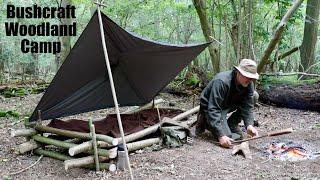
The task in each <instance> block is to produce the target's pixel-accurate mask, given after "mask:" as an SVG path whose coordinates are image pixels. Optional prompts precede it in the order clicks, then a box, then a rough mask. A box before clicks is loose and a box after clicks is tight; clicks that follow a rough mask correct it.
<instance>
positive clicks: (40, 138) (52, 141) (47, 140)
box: [32, 135, 110, 157]
mask: <svg viewBox="0 0 320 180" xmlns="http://www.w3.org/2000/svg"><path fill="white" fill-rule="evenodd" d="M32 139H34V140H35V141H37V142H40V143H43V144H50V145H54V146H57V147H62V148H65V149H69V148H71V147H73V146H75V145H76V144H73V143H69V142H65V141H59V140H55V139H51V138H47V137H43V136H39V135H34V136H32ZM88 153H89V154H93V151H92V150H90V151H88ZM98 154H99V155H100V156H106V157H109V156H110V152H109V151H108V150H106V149H98Z"/></svg>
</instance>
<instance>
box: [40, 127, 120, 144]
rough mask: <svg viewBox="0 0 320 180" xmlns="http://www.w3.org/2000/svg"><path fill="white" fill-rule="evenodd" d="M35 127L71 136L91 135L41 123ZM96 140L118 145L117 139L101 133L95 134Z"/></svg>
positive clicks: (82, 136)
mask: <svg viewBox="0 0 320 180" xmlns="http://www.w3.org/2000/svg"><path fill="white" fill-rule="evenodd" d="M35 129H36V130H38V131H41V132H48V133H54V134H58V135H62V136H66V137H71V138H79V139H87V140H91V136H90V134H89V133H81V132H77V131H68V130H62V129H57V128H52V127H48V126H43V125H37V126H35ZM96 136H97V140H98V141H104V142H107V143H109V144H112V145H114V146H116V145H118V139H117V138H113V137H110V136H106V135H102V134H96Z"/></svg>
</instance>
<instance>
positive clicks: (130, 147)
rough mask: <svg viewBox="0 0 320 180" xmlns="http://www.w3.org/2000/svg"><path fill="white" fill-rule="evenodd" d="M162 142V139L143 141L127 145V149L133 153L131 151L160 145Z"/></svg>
mask: <svg viewBox="0 0 320 180" xmlns="http://www.w3.org/2000/svg"><path fill="white" fill-rule="evenodd" d="M160 140H161V138H151V139H146V140H142V141H137V142H132V143H128V144H127V148H128V151H129V152H131V151H135V150H138V149H142V148H145V147H149V146H152V145H153V144H158V143H159V142H160Z"/></svg>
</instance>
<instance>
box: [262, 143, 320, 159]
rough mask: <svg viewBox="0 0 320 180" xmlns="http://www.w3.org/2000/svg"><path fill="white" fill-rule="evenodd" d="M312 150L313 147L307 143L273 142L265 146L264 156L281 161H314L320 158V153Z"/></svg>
mask: <svg viewBox="0 0 320 180" xmlns="http://www.w3.org/2000/svg"><path fill="white" fill-rule="evenodd" d="M312 149H313V148H312V145H311V144H307V143H303V144H302V143H296V142H293V141H282V142H281V141H273V142H271V143H270V144H267V145H265V146H264V148H263V155H265V156H266V157H268V158H269V159H275V160H280V161H291V162H294V161H304V160H314V159H316V158H317V157H319V156H320V152H317V151H312Z"/></svg>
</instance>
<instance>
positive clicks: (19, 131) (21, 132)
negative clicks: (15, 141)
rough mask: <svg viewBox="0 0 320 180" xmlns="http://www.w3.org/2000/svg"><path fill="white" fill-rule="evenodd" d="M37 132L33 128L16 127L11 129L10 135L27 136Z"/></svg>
mask: <svg viewBox="0 0 320 180" xmlns="http://www.w3.org/2000/svg"><path fill="white" fill-rule="evenodd" d="M35 134H37V131H36V130H34V129H16V130H12V131H11V137H20V136H24V137H28V136H32V135H35Z"/></svg>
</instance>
